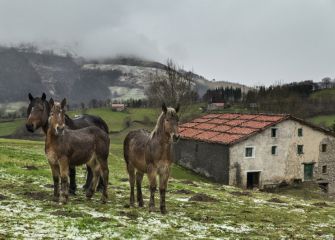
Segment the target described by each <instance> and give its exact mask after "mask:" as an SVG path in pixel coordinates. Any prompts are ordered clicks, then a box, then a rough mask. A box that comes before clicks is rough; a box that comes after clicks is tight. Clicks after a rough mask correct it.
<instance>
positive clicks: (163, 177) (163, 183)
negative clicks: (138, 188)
mask: <svg viewBox="0 0 335 240" xmlns="http://www.w3.org/2000/svg"><path fill="white" fill-rule="evenodd" d="M169 176H170V168H169V167H167V168H166V169H165V170H164V171H163V172H162V173H161V174H160V175H159V194H160V210H161V213H162V214H165V213H166V206H165V194H166V188H167V183H168V180H169Z"/></svg>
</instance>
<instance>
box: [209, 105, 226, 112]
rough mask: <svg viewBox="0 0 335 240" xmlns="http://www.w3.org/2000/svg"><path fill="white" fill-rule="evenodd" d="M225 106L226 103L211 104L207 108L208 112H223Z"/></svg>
mask: <svg viewBox="0 0 335 240" xmlns="http://www.w3.org/2000/svg"><path fill="white" fill-rule="evenodd" d="M224 106H225V104H224V103H209V104H208V106H207V110H209V111H213V110H221V109H224Z"/></svg>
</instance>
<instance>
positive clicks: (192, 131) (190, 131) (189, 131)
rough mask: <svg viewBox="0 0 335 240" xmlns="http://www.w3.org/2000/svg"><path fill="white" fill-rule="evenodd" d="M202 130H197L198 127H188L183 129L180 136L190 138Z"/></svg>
mask: <svg viewBox="0 0 335 240" xmlns="http://www.w3.org/2000/svg"><path fill="white" fill-rule="evenodd" d="M203 132H204V131H202V130H198V129H193V128H188V129H186V130H184V131H183V132H182V133H181V134H180V136H181V137H186V138H191V137H194V136H195V135H198V134H200V133H203Z"/></svg>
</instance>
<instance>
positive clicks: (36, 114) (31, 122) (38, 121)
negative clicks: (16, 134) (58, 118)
mask: <svg viewBox="0 0 335 240" xmlns="http://www.w3.org/2000/svg"><path fill="white" fill-rule="evenodd" d="M28 97H29V101H30V103H29V106H28V109H27V120H26V128H27V130H28V131H29V132H34V131H35V130H36V129H38V128H40V127H43V126H45V125H46V124H47V123H48V117H49V111H50V108H49V104H48V102H47V101H46V95H45V93H43V94H42V97H40V98H39V97H35V98H34V97H33V96H32V95H31V94H30V93H29V94H28Z"/></svg>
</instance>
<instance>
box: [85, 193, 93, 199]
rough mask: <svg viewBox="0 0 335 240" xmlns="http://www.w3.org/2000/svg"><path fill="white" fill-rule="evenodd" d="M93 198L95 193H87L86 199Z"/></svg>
mask: <svg viewBox="0 0 335 240" xmlns="http://www.w3.org/2000/svg"><path fill="white" fill-rule="evenodd" d="M92 197H93V191H87V192H86V198H89V199H90V198H92Z"/></svg>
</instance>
